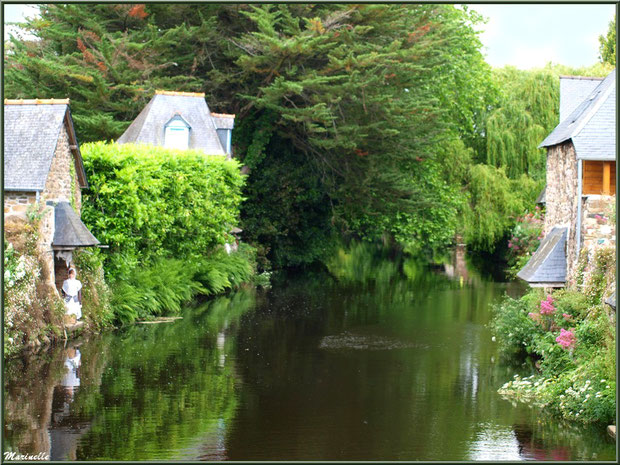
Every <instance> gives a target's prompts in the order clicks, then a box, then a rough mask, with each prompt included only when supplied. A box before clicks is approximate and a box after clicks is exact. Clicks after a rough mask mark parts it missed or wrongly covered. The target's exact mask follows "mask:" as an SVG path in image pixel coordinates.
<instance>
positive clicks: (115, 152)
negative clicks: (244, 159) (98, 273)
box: [81, 142, 243, 281]
mask: <svg viewBox="0 0 620 465" xmlns="http://www.w3.org/2000/svg"><path fill="white" fill-rule="evenodd" d="M81 150H82V156H83V158H84V167H85V169H86V174H87V176H88V182H89V184H90V186H89V187H90V189H89V190H88V191H86V192H85V195H84V197H83V209H82V220H83V221H84V223H85V224H86V225H87V226H88V228H89V229H90V230H91V231H92V233H93V234H94V235H95V236H96V237H97V239H99V240H100V241H101V243H102V244H106V245H109V246H110V249H109V250H108V251H107V253H106V254H105V262H104V266H105V269H106V272H107V277H108V278H110V279H111V280H112V281H114V280H115V279H116V278H117V277H118V276H120V275H121V273H123V271H127V270H130V269H134V268H135V267H137V266H141V265H143V264H147V265H148V264H151V263H153V262H154V261H156V260H158V259H161V258H172V257H177V258H187V257H198V256H202V255H204V254H205V253H207V252H208V251H210V250H212V249H213V248H214V247H216V246H218V245H222V244H224V243H226V242H231V241H232V240H233V238H232V236H231V235H230V230H231V228H232V227H233V226H235V225H236V224H237V221H238V215H239V206H240V203H241V200H242V197H241V187H242V185H243V177H242V175H241V174H240V171H239V164H238V163H237V162H236V161H233V160H225V159H224V158H223V157H221V156H207V155H204V154H203V153H202V152H198V151H178V150H172V149H165V148H162V147H153V146H146V145H133V144H122V145H121V144H115V143H104V142H96V143H90V144H84V145H82V147H81Z"/></svg>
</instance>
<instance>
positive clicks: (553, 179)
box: [544, 141, 579, 276]
mask: <svg viewBox="0 0 620 465" xmlns="http://www.w3.org/2000/svg"><path fill="white" fill-rule="evenodd" d="M577 189H578V176H577V155H576V153H575V147H574V146H573V143H572V142H571V141H568V142H564V143H562V144H558V145H555V146H553V147H550V148H549V149H548V150H547V191H546V201H547V204H546V212H545V224H544V233H545V235H546V234H547V233H548V232H549V231H551V229H552V228H553V227H555V226H561V227H567V228H568V237H567V244H566V245H567V247H566V249H567V250H566V258H567V263H568V269H567V276H570V275H571V274H572V272H573V270H574V268H575V266H576V264H577V242H576V232H577V206H578V198H579V195H578V192H577Z"/></svg>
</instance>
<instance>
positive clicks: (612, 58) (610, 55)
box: [598, 15, 616, 66]
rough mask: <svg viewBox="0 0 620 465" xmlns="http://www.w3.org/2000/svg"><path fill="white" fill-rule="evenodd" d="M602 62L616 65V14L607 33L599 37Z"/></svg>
mask: <svg viewBox="0 0 620 465" xmlns="http://www.w3.org/2000/svg"><path fill="white" fill-rule="evenodd" d="M598 41H599V44H600V47H599V53H600V54H601V56H600V58H601V62H603V63H608V64H610V65H612V66H616V15H614V19H613V20H612V21H610V22H609V29H607V34H605V35H600V36H599V37H598Z"/></svg>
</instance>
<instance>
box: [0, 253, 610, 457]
mask: <svg viewBox="0 0 620 465" xmlns="http://www.w3.org/2000/svg"><path fill="white" fill-rule="evenodd" d="M340 257H341V259H342V261H337V260H334V262H333V263H331V264H330V270H331V271H332V272H333V273H334V275H333V276H335V277H336V278H333V277H330V276H329V275H327V274H325V273H305V274H304V275H302V276H297V277H294V276H290V275H283V276H281V277H280V278H279V279H280V280H279V281H277V280H276V283H274V286H273V288H272V289H271V290H270V291H267V292H265V293H256V292H253V291H241V292H237V293H234V294H231V295H229V296H225V297H222V298H219V299H214V300H211V301H208V302H205V303H203V304H200V305H197V306H195V307H193V308H188V309H187V310H186V311H185V312H184V313H183V315H182V316H183V318H182V319H181V320H177V321H175V322H173V323H165V324H154V325H136V326H133V327H130V328H126V329H124V330H122V331H118V332H114V333H107V334H105V335H101V336H97V337H92V338H91V339H90V340H86V339H85V340H83V341H81V342H80V343H78V344H73V345H70V346H68V347H66V348H65V347H57V348H54V349H52V350H50V351H49V352H48V353H45V354H39V355H38V356H36V357H23V358H21V359H15V360H11V361H10V362H9V363H7V367H6V370H7V371H6V377H5V425H4V433H5V434H4V436H5V438H6V442H5V450H14V451H18V452H20V453H33V454H36V453H39V452H42V451H48V453H50V454H51V456H52V458H53V459H59V460H62V459H68V460H175V461H176V460H218V461H220V460H227V459H232V460H427V461H430V460H503V459H509V460H523V459H536V458H540V457H543V456H544V457H546V459H547V460H556V457H562V459H561V460H592V459H593V458H594V459H598V460H605V459H613V458H615V448H614V444H613V442H611V441H609V440H608V439H607V438H606V436H605V433H604V431H603V432H601V431H596V430H590V429H584V428H582V427H567V426H564V425H562V424H560V423H557V422H555V421H548V422H541V421H540V420H541V418H539V415H538V414H537V413H538V412H536V411H535V410H530V409H528V408H527V407H524V406H522V405H518V406H516V407H513V406H512V405H511V404H510V403H509V402H507V401H505V400H503V399H501V398H500V397H499V396H498V395H497V392H496V390H497V388H498V387H499V386H501V385H502V384H503V383H504V382H505V380H506V379H509V378H511V377H512V372H511V370H512V369H511V368H510V367H506V366H502V365H499V364H497V363H495V361H494V360H495V359H494V357H495V354H496V347H495V346H494V344H493V342H492V341H491V334H490V332H489V331H488V330H487V328H486V327H485V325H486V324H487V322H488V321H489V318H490V314H489V304H490V303H492V302H494V301H496V299H498V298H499V297H500V296H501V294H503V293H504V292H507V291H508V290H509V287H508V286H507V285H506V284H502V283H493V282H489V281H485V280H484V279H482V278H480V276H479V275H477V274H476V273H475V270H473V269H467V276H464V275H463V274H462V273H461V274H460V275H458V274H456V275H454V276H453V277H450V276H446V275H445V274H443V273H439V272H437V271H433V270H429V269H428V268H427V267H425V266H423V265H422V264H420V263H419V262H416V261H414V260H410V259H406V258H405V257H401V256H398V255H389V254H387V253H386V252H384V251H382V250H380V249H373V248H372V247H370V248H369V247H368V246H360V247H357V246H356V247H354V248H352V249H348V250H346V251H344V252H343V253H342V254H341V255H340ZM455 269H456V268H455ZM461 278H463V279H462V280H461ZM514 292H517V291H516V290H515V291H514ZM23 399H28V400H29V401H28V402H23ZM564 457H567V458H566V459H565V458H564Z"/></svg>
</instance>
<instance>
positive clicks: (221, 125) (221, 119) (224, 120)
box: [211, 113, 235, 129]
mask: <svg viewBox="0 0 620 465" xmlns="http://www.w3.org/2000/svg"><path fill="white" fill-rule="evenodd" d="M211 116H212V117H213V122H214V123H215V127H216V128H217V129H233V128H234V127H235V115H227V114H223V113H211Z"/></svg>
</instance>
